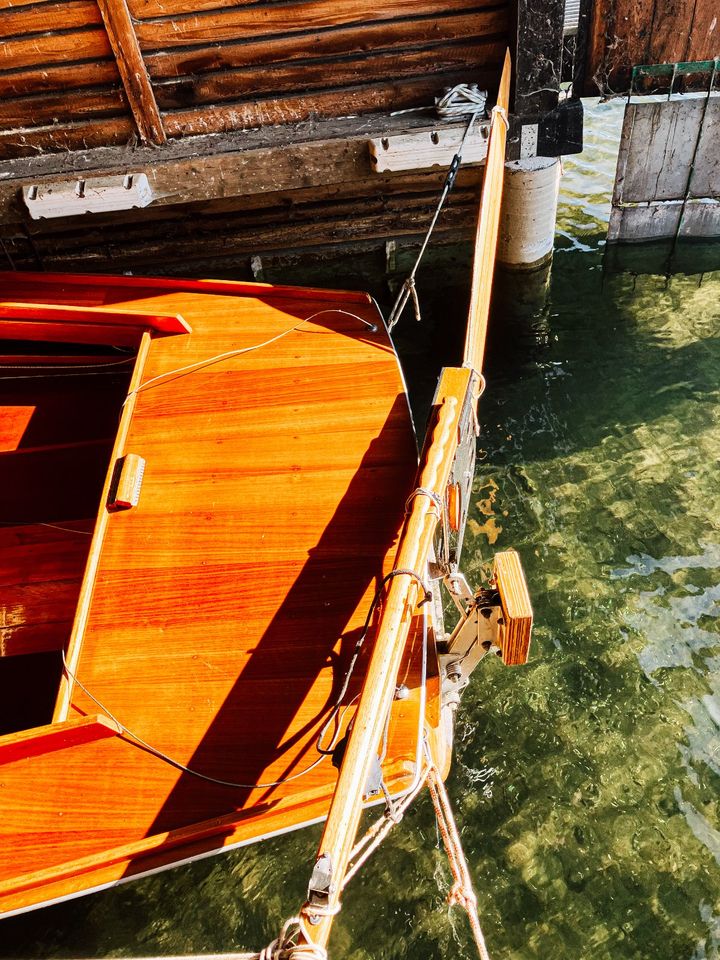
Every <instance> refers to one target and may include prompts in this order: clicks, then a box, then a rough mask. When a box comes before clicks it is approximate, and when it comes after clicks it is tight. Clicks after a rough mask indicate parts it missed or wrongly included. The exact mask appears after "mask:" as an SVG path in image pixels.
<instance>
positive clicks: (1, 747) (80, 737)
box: [0, 716, 120, 764]
mask: <svg viewBox="0 0 720 960" xmlns="http://www.w3.org/2000/svg"><path fill="white" fill-rule="evenodd" d="M119 732H120V730H119V728H118V726H117V724H115V723H114V722H113V721H112V720H109V719H108V718H107V717H102V716H94V717H82V718H81V719H79V720H68V721H66V722H65V723H51V724H48V725H47V726H45V727H36V728H35V729H34V730H23V731H22V732H21V733H11V734H9V735H8V736H6V737H0V764H5V763H12V762H13V761H15V760H27V759H28V758H29V757H38V756H41V755H42V754H44V753H52V752H53V751H55V750H65V749H67V748H68V747H76V746H78V745H79V744H81V743H91V742H92V741H93V740H103V739H105V738H107V737H114V736H116V735H117V734H118V733H119Z"/></svg>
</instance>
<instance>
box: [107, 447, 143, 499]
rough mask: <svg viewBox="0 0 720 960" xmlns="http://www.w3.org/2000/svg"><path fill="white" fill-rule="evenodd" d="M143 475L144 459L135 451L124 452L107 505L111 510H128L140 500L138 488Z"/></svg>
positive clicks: (140, 485)
mask: <svg viewBox="0 0 720 960" xmlns="http://www.w3.org/2000/svg"><path fill="white" fill-rule="evenodd" d="M144 475H145V461H144V460H143V458H142V457H139V456H138V455H137V454H136V453H128V454H126V455H125V456H124V457H123V458H122V460H121V461H120V469H119V474H118V480H117V486H116V488H115V492H114V494H113V495H112V497H111V499H110V501H109V502H108V506H109V507H110V508H111V509H113V510H128V509H129V508H130V507H136V506H137V505H138V502H139V500H140V488H141V487H142V481H143V477H144Z"/></svg>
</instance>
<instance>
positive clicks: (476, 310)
mask: <svg viewBox="0 0 720 960" xmlns="http://www.w3.org/2000/svg"><path fill="white" fill-rule="evenodd" d="M510 71H511V61H510V54H509V53H506V56H505V63H504V67H503V73H502V78H501V81H500V88H499V93H498V100H497V106H496V108H495V110H494V111H493V122H492V124H491V132H490V142H489V146H488V159H487V165H486V167H485V176H484V179H483V187H482V199H481V204H480V212H479V217H478V226H477V233H476V242H475V256H474V265H473V275H472V294H471V306H470V315H469V319H468V330H467V341H466V346H465V355H464V363H463V366H462V367H460V368H447V369H445V370H444V371H443V375H442V378H441V381H440V384H439V387H438V392H437V395H436V402H435V407H434V417H433V419H432V420H431V423H430V426H429V428H428V433H427V435H426V439H425V444H424V447H423V452H422V454H421V459H420V468H419V472H418V477H417V485H416V490H415V492H414V495H413V496H412V497H411V500H410V502H409V513H408V516H407V518H406V521H405V525H404V527H403V530H402V533H401V536H400V541H399V544H398V550H397V555H396V558H395V565H394V569H395V570H396V571H398V575H396V576H394V577H393V578H392V579H391V580H390V581H389V586H388V588H387V595H386V598H385V601H384V605H383V611H382V615H381V618H380V623H379V625H378V630H377V637H376V640H375V646H374V649H373V652H372V657H371V659H370V663H369V666H368V670H367V674H366V677H365V681H364V684H363V688H362V693H361V696H360V701H359V703H358V709H357V713H356V715H355V720H354V724H353V727H352V731H351V733H350V736H349V741H348V745H347V749H346V752H345V756H344V759H343V762H342V766H341V768H340V774H339V776H338V781H337V785H336V787H335V792H334V795H333V799H332V802H331V805H330V810H329V812H328V817H327V822H326V824H325V830H324V832H323V835H322V839H321V841H320V847H319V850H318V865H319V864H320V861H321V860H322V863H323V866H324V868H329V872H330V881H329V884H328V885H327V888H326V894H327V896H326V899H325V903H323V904H322V905H321V906H320V908H319V909H318V906H317V904H310V903H308V904H305V907H304V908H303V914H304V917H305V919H306V920H308V919H309V920H310V925H308V924H305V925H304V926H303V928H302V930H301V933H300V942H305V943H308V944H310V943H312V944H316V945H318V946H321V947H325V946H326V944H327V941H328V938H329V935H330V929H331V925H332V918H333V915H334V913H336V912H337V910H338V909H339V900H340V893H341V890H342V885H343V879H344V877H345V874H346V872H347V867H348V861H349V858H350V853H351V850H352V847H353V844H354V842H355V836H356V833H357V829H358V825H359V822H360V816H361V813H362V807H363V796H364V794H365V792H366V784H367V782H368V778H369V775H370V772H371V770H372V767H373V764H374V763H375V762H376V757H377V753H378V747H379V744H380V740H381V737H382V731H383V728H384V726H385V722H386V718H387V715H388V711H389V709H390V706H391V704H392V701H393V696H394V692H395V684H396V680H397V674H398V668H399V665H400V661H401V658H402V654H403V650H404V648H405V643H406V641H407V637H408V632H409V629H410V625H411V622H412V620H413V617H414V616H416V615H417V613H418V605H419V602H421V601H422V600H423V599H424V590H423V588H422V586H421V583H420V581H421V580H424V578H425V575H426V570H427V565H428V559H429V555H430V548H431V545H432V541H433V536H434V533H435V528H436V526H437V523H438V520H439V516H438V509H437V506H436V502H435V497H437V498H438V500H439V501H441V502H443V503H445V499H446V489H447V485H448V480H449V478H450V474H451V470H452V466H453V461H454V458H455V454H456V452H457V448H458V444H459V439H460V437H459V433H460V431H459V427H460V423H461V417H462V412H463V408H464V407H465V401H466V398H467V396H468V391H470V390H471V391H472V403H473V405H474V406H475V408H476V407H477V400H478V396H479V388H480V384H481V377H480V372H481V369H482V362H483V355H484V352H485V339H486V332H487V319H488V311H489V305H490V291H491V285H492V274H493V266H494V260H495V247H496V243H497V233H498V221H499V216H500V201H501V195H502V185H503V171H504V163H505V141H506V134H507V109H508V95H509V89H510ZM428 491H429V492H431V493H432V494H433V495H434V496H431V495H428ZM400 571H413V573H414V575H411V574H409V573H407V572H400Z"/></svg>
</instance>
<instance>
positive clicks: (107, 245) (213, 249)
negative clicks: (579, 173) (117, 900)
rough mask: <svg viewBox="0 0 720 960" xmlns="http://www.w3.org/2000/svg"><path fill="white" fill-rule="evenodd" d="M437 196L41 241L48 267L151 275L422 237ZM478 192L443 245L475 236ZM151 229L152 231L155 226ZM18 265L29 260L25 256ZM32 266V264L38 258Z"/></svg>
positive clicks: (445, 229)
mask: <svg viewBox="0 0 720 960" xmlns="http://www.w3.org/2000/svg"><path fill="white" fill-rule="evenodd" d="M436 199H437V194H436V193H428V194H426V195H423V196H420V197H416V196H410V197H397V198H396V199H393V200H392V201H390V200H388V199H387V198H386V199H385V200H383V198H381V197H377V198H375V199H374V201H373V202H372V203H362V202H359V201H357V200H349V201H348V202H347V203H345V204H336V205H329V206H328V207H327V208H324V207H322V206H320V205H310V206H309V207H308V209H307V210H298V211H295V215H294V216H293V217H290V216H286V217H280V218H279V217H278V211H277V210H275V211H273V212H272V214H269V215H268V217H267V218H266V222H264V223H263V222H257V221H255V220H254V219H253V218H248V217H247V216H242V217H238V216H234V217H232V216H231V217H226V218H223V219H220V218H214V219H213V218H211V219H210V221H209V222H207V223H205V222H203V221H202V220H196V221H194V224H195V229H194V232H193V233H191V232H190V231H189V230H188V229H187V227H186V226H183V225H182V224H181V223H178V222H173V224H172V229H170V230H168V229H167V228H166V227H164V226H163V223H162V222H159V223H156V224H153V225H146V230H145V231H144V232H140V231H139V230H137V229H132V230H128V231H127V232H126V231H123V232H122V233H120V232H119V231H118V229H117V228H116V229H115V230H111V229H108V231H107V232H99V231H98V232H95V231H93V232H92V233H91V234H86V235H83V234H82V233H76V234H74V235H72V236H68V235H52V236H39V235H38V236H36V237H35V244H36V248H37V250H38V253H39V254H40V256H41V258H42V261H43V263H44V265H45V266H46V267H47V268H48V269H50V268H52V269H58V270H77V271H83V270H91V271H94V272H99V271H101V270H109V269H114V270H121V269H128V268H130V269H132V268H136V267H137V264H138V263H142V264H143V268H144V269H145V270H148V271H150V270H153V269H155V270H161V271H163V272H164V271H165V270H166V269H167V268H168V266H169V265H170V264H172V263H178V264H187V263H191V262H199V261H205V260H207V259H208V257H214V258H218V259H222V258H235V259H237V258H242V257H249V256H252V255H253V254H256V253H258V252H267V251H287V250H290V249H292V250H295V251H297V250H301V249H308V248H311V247H318V246H328V245H330V244H333V245H334V244H346V243H354V242H359V241H363V242H365V241H368V240H371V239H372V240H382V239H384V238H386V237H389V236H390V237H406V236H407V237H418V236H421V235H422V234H423V233H424V231H425V230H426V229H427V226H428V223H429V222H430V218H431V216H432V212H433V209H434V204H435V201H436ZM474 214H475V191H474V190H473V189H470V190H468V191H463V192H461V193H458V194H457V195H455V196H454V198H453V202H452V206H451V207H450V208H449V209H448V211H447V213H446V214H445V215H444V216H442V217H441V219H440V221H439V222H438V225H437V227H436V231H437V236H438V240H439V241H440V239H441V238H442V237H443V236H444V235H447V236H450V237H452V239H453V240H454V241H457V240H460V239H468V238H469V237H471V236H472V230H473V220H474ZM150 226H151V227H152V228H151V229H150ZM17 262H18V263H25V261H24V260H23V259H21V257H20V256H18V258H17ZM27 265H29V266H32V261H28V263H27Z"/></svg>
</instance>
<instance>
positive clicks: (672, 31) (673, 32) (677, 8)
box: [635, 0, 698, 63]
mask: <svg viewBox="0 0 720 960" xmlns="http://www.w3.org/2000/svg"><path fill="white" fill-rule="evenodd" d="M697 4H698V0H663V2H662V3H661V4H660V9H659V11H658V13H657V14H656V16H655V18H654V21H653V22H651V24H650V33H649V36H648V45H647V59H646V60H642V61H638V60H636V61H635V62H636V63H677V62H678V61H682V60H687V59H688V56H687V53H688V50H689V48H690V40H691V37H692V34H693V32H694V25H693V12H694V10H695V7H696V6H697ZM637 26H641V25H639V24H638V25H637Z"/></svg>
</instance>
